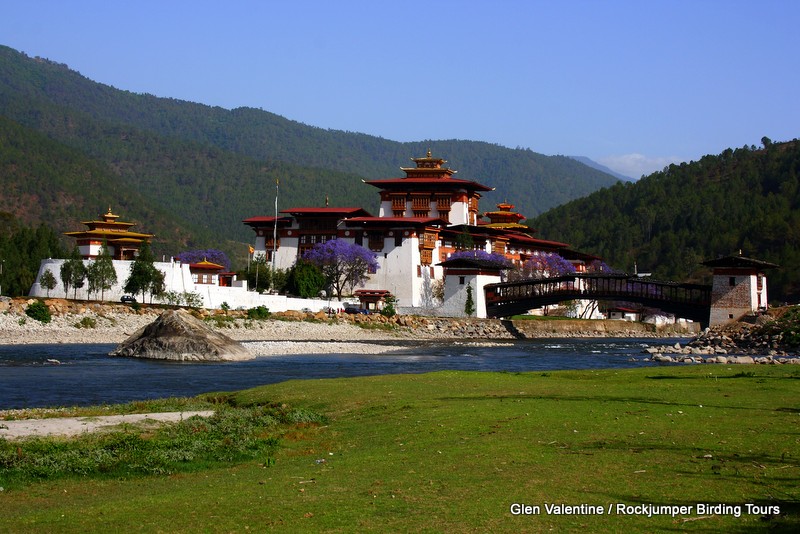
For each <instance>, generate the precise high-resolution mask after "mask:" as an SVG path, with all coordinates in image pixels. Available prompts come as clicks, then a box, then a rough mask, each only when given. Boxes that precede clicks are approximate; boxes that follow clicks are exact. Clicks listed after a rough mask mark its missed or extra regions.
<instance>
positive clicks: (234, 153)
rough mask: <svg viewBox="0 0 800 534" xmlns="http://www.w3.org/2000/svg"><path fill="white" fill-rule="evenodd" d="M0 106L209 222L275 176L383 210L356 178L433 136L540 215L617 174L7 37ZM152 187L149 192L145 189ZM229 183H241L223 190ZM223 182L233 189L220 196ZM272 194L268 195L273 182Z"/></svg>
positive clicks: (302, 199) (300, 197)
mask: <svg viewBox="0 0 800 534" xmlns="http://www.w3.org/2000/svg"><path fill="white" fill-rule="evenodd" d="M433 112H434V113H435V110H434V111H433ZM0 114H2V115H5V116H7V117H9V118H11V119H13V120H15V121H17V122H19V123H20V124H22V125H24V126H27V127H29V128H32V129H35V130H37V131H41V132H44V133H46V134H47V135H48V136H50V137H51V138H53V139H56V140H58V141H60V142H62V143H64V144H67V145H69V146H72V147H74V148H77V149H79V150H81V151H85V152H86V153H87V154H88V155H90V156H91V157H92V158H94V159H96V160H98V161H102V162H104V163H106V164H107V165H108V166H109V167H110V168H111V169H112V170H113V171H114V173H115V177H118V178H123V179H124V180H125V181H127V182H128V183H130V184H131V186H133V187H135V188H136V189H137V190H139V191H140V192H141V193H142V194H144V195H149V196H153V198H154V199H156V200H165V201H170V202H172V201H175V202H177V204H178V205H181V206H184V205H186V202H188V203H189V205H190V206H191V207H192V209H198V210H199V211H201V212H202V213H203V220H204V221H206V222H207V223H208V224H209V225H210V226H211V227H212V231H215V229H216V228H220V229H222V228H224V229H225V231H228V229H229V228H230V226H231V225H232V224H238V222H239V221H240V220H241V219H242V218H244V217H247V216H250V215H253V214H254V213H263V212H264V211H265V210H264V209H263V207H259V205H258V204H257V203H256V202H255V201H254V199H256V198H259V199H260V200H261V201H262V202H261V204H267V205H270V202H263V201H264V200H265V199H263V198H260V197H263V196H264V192H265V191H270V190H271V187H270V185H271V184H274V183H275V178H278V177H281V187H282V192H281V199H280V207H281V208H286V207H291V206H297V205H303V204H309V203H312V204H313V205H319V204H320V203H321V202H323V200H324V196H325V195H328V196H329V198H330V202H331V203H332V204H345V205H361V206H363V207H364V208H366V209H367V210H369V211H377V206H378V197H377V195H376V191H375V190H374V189H372V188H369V187H365V186H363V184H362V182H361V180H362V179H378V178H387V177H395V176H402V172H401V171H400V170H399V167H401V166H406V165H408V164H409V163H410V162H409V158H411V157H415V156H422V155H424V153H425V151H426V150H427V149H428V148H431V149H432V150H433V152H434V155H436V156H440V157H444V158H445V159H447V160H448V161H449V166H450V167H451V168H454V169H456V170H458V171H459V177H460V178H464V179H471V180H476V181H479V182H482V183H485V184H487V185H490V186H494V187H496V188H497V192H493V193H489V194H487V195H486V199H485V201H484V205H483V207H484V209H487V210H488V209H491V208H492V207H493V206H494V204H495V203H497V202H499V201H502V200H505V199H506V198H513V199H514V202H515V204H516V205H517V207H518V208H519V209H520V211H521V212H522V213H524V214H526V215H535V214H537V213H540V212H542V211H544V210H546V209H548V208H550V207H553V206H556V205H558V204H560V203H563V202H566V201H568V200H571V199H573V198H578V197H581V196H584V195H586V194H588V193H590V192H592V191H595V190H597V189H599V188H601V187H604V186H608V185H611V184H613V183H616V181H617V180H616V179H615V178H614V177H612V176H610V175H608V174H605V173H603V172H600V171H597V170H595V169H591V168H589V167H587V166H586V165H583V164H580V163H578V162H576V161H574V160H573V159H571V158H568V157H563V156H544V155H541V154H536V153H534V152H532V151H531V150H522V149H508V148H504V147H501V146H498V145H492V144H489V143H483V142H476V141H457V140H448V141H420V142H417V143H398V142H394V141H389V140H386V139H382V138H379V137H374V136H369V135H365V134H360V133H351V132H342V131H334V130H323V129H320V128H315V127H312V126H308V125H304V124H301V123H298V122H295V121H291V120H288V119H285V118H283V117H280V116H278V115H275V114H273V113H269V112H266V111H262V110H258V109H252V108H239V109H235V110H226V109H223V108H219V107H210V106H206V105H202V104H195V103H190V102H184V101H180V100H175V99H169V98H158V97H155V96H152V95H146V94H134V93H131V92H128V91H123V90H118V89H115V88H113V87H110V86H107V85H103V84H100V83H96V82H93V81H91V80H89V79H87V78H85V77H83V76H81V75H80V74H79V73H77V72H75V71H72V70H70V69H69V68H68V67H67V66H66V65H62V64H58V63H55V62H52V61H49V60H45V59H40V58H29V57H27V56H25V55H24V54H21V53H19V52H16V51H14V50H12V49H10V48H7V47H0ZM154 187H157V188H158V190H157V191H153V193H154V195H150V192H149V191H147V189H150V188H154ZM234 190H240V191H241V193H240V194H239V195H238V196H237V195H233V196H231V197H229V196H227V195H228V194H229V193H232V192H233V191H234ZM220 193H222V194H224V195H226V196H225V197H224V198H222V199H218V198H216V197H217V195H218V194H220ZM176 195H177V197H178V198H177V199H176V198H175V197H176ZM266 196H268V197H269V198H270V199H272V198H273V197H272V193H271V192H270V193H268V194H267V195H266ZM184 197H186V198H185V199H184ZM247 199H250V202H248V200H247ZM184 200H185V202H184ZM215 202H216V203H217V204H224V205H225V208H226V209H227V211H224V212H223V211H220V209H219V208H220V207H221V206H219V205H215V204H214V203H215ZM162 207H164V208H166V209H171V208H172V206H169V205H162ZM200 208H205V209H203V210H200ZM254 209H255V212H254V211H253V210H254ZM233 212H235V215H232V213H233ZM231 217H232V221H229V220H228V219H230V218H231ZM237 235H241V234H237Z"/></svg>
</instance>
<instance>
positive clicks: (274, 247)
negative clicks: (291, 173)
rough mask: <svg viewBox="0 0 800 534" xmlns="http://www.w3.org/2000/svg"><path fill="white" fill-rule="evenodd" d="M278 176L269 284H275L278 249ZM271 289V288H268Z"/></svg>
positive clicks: (276, 179) (276, 180)
mask: <svg viewBox="0 0 800 534" xmlns="http://www.w3.org/2000/svg"><path fill="white" fill-rule="evenodd" d="M279 183H280V182H279V180H278V178H275V224H274V225H273V227H272V280H271V281H270V285H271V286H274V284H275V253H276V251H277V249H278V184H279ZM270 289H272V288H270Z"/></svg>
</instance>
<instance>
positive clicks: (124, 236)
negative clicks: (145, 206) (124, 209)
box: [64, 206, 153, 260]
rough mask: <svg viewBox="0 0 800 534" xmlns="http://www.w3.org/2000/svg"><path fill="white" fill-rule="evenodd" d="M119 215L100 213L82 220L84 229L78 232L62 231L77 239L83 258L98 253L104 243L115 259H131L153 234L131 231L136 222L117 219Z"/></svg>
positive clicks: (93, 256) (95, 255)
mask: <svg viewBox="0 0 800 534" xmlns="http://www.w3.org/2000/svg"><path fill="white" fill-rule="evenodd" d="M117 219H119V215H115V214H113V213H111V207H110V206H109V208H108V212H107V213H105V214H103V215H100V216H99V219H98V220H94V221H83V222H82V223H81V224H84V225H86V226H87V227H88V228H87V229H86V230H81V231H79V232H64V235H66V236H69V237H74V238H75V239H76V240H77V245H78V250H79V251H80V253H81V256H83V259H85V260H90V259H94V258H96V257H97V256H98V255H99V254H100V248H101V247H102V246H103V244H104V243H105V244H106V246H107V248H108V253H109V254H110V255H111V257H112V258H113V259H115V260H133V259H135V258H136V256H137V254H138V253H139V248H140V247H141V246H142V244H143V243H144V242H145V241H150V239H152V238H153V234H142V233H139V232H132V231H131V227H133V226H135V225H136V223H130V222H122V221H118V220H117Z"/></svg>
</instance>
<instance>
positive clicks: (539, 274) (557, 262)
mask: <svg viewBox="0 0 800 534" xmlns="http://www.w3.org/2000/svg"><path fill="white" fill-rule="evenodd" d="M574 272H575V266H574V265H572V263H570V262H569V261H567V260H565V259H564V258H563V257H562V256H561V255H559V254H556V253H554V252H548V253H544V254H537V255H535V256H533V257H532V258H530V259H529V260H528V261H526V262H525V263H524V264H523V265H522V267H521V268H520V269H519V271H518V272H516V273H514V276H513V277H511V278H512V279H513V280H526V279H530V278H554V277H556V276H564V275H567V274H572V273H574Z"/></svg>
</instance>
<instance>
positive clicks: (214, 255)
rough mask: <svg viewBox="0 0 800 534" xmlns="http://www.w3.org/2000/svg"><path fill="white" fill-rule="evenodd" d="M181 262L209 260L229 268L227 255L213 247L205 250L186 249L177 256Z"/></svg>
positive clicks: (229, 262)
mask: <svg viewBox="0 0 800 534" xmlns="http://www.w3.org/2000/svg"><path fill="white" fill-rule="evenodd" d="M177 258H178V259H180V260H181V263H200V262H201V261H210V262H211V263H216V264H217V265H222V266H223V267H225V269H226V270H229V269H230V268H231V260H229V259H228V255H227V254H225V253H224V252H222V251H221V250H217V249H215V248H209V249H206V250H186V251H184V252H181V253H180V254H178V256H177Z"/></svg>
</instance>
